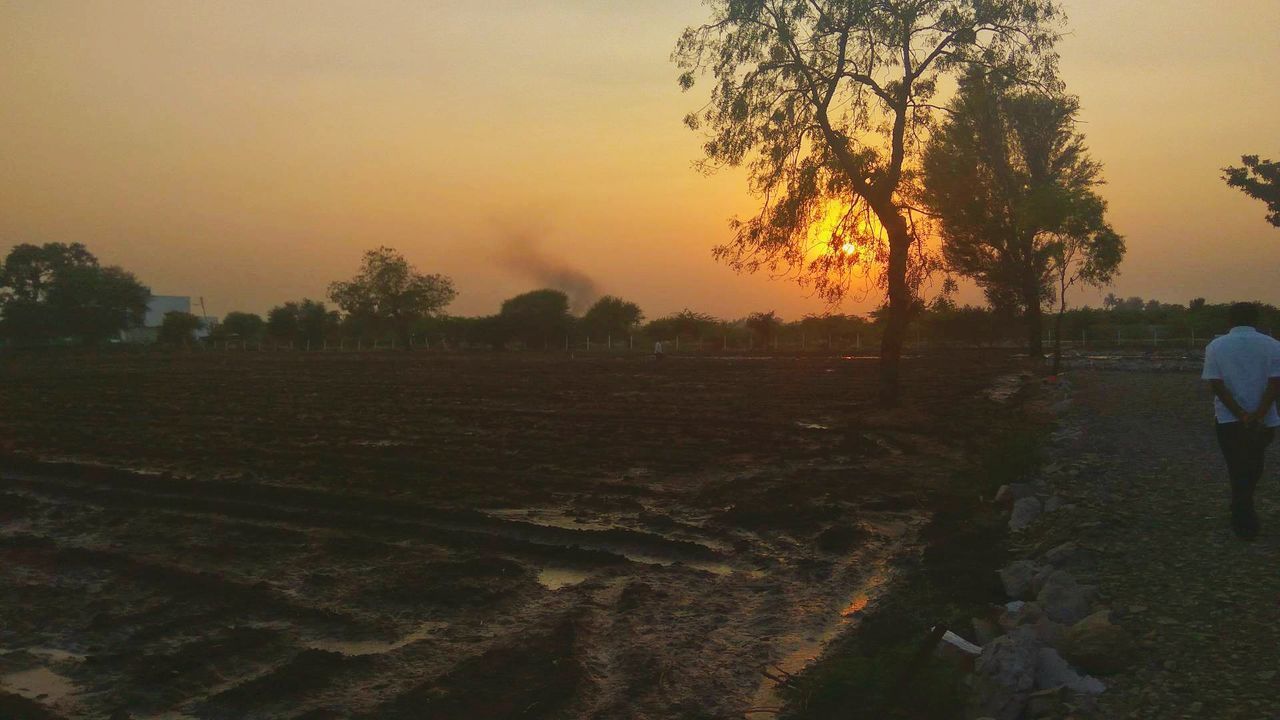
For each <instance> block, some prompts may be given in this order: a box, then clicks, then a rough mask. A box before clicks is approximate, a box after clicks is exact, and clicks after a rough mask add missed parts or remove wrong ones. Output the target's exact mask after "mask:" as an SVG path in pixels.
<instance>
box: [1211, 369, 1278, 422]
mask: <svg viewBox="0 0 1280 720" xmlns="http://www.w3.org/2000/svg"><path fill="white" fill-rule="evenodd" d="M1209 388H1210V389H1211V390H1213V394H1214V397H1216V398H1218V399H1219V400H1221V401H1222V404H1223V405H1225V406H1226V407H1227V409H1228V410H1230V411H1231V414H1232V415H1235V416H1236V419H1237V420H1240V421H1241V422H1243V423H1245V424H1248V423H1249V422H1251V420H1252V418H1251V416H1250V415H1249V413H1248V411H1246V410H1245V409H1244V408H1242V407H1240V403H1238V402H1236V399H1235V398H1234V397H1233V396H1232V395H1231V393H1230V392H1229V391H1228V390H1227V384H1226V383H1225V382H1223V381H1222V380H1220V379H1218V378H1213V379H1211V380H1209ZM1267 392H1268V393H1270V392H1271V384H1270V383H1268V384H1267ZM1264 399H1265V398H1264ZM1275 400H1276V399H1275V397H1272V398H1271V402H1275ZM1262 407H1263V411H1264V413H1265V411H1266V407H1267V406H1266V405H1263V406H1262Z"/></svg>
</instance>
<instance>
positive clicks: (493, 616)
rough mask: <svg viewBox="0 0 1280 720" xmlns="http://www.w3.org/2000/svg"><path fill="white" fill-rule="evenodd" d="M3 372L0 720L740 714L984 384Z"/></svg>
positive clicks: (474, 367)
mask: <svg viewBox="0 0 1280 720" xmlns="http://www.w3.org/2000/svg"><path fill="white" fill-rule="evenodd" d="M0 363H3V364H2V365H0V373H3V375H2V376H0V377H2V378H3V383H0V407H2V408H3V414H2V415H0V443H4V444H6V445H7V446H8V449H9V451H10V452H11V453H16V454H17V455H14V456H11V457H10V459H9V460H7V461H5V462H4V463H3V464H0V478H2V479H0V597H3V600H2V601H0V653H3V654H0V691H3V693H4V694H0V711H8V712H10V713H11V714H16V715H20V713H21V712H26V713H30V715H29V716H30V717H38V716H39V715H38V712H43V711H44V710H48V711H51V712H55V713H59V714H62V715H64V716H68V717H70V716H76V717H79V716H88V717H93V716H103V717H105V716H106V715H107V714H109V713H111V712H113V711H116V710H119V709H124V710H126V711H127V712H128V713H130V714H131V715H132V716H133V717H137V718H143V717H157V718H160V717H164V718H179V717H198V718H249V717H261V718H267V717H272V718H274V717H291V718H292V717H307V718H330V717H332V718H337V717H352V716H361V717H385V718H395V717H405V718H410V717H412V718H418V717H433V718H452V717H465V718H473V719H482V718H500V717H653V718H666V717H730V716H734V715H740V714H741V712H742V710H743V709H744V708H746V707H748V706H750V705H752V704H755V703H759V702H761V698H762V697H765V695H760V694H759V693H760V689H761V676H760V672H759V668H760V666H761V665H763V664H765V663H782V664H783V665H784V666H786V665H788V664H789V663H791V664H794V663H797V662H802V661H803V659H804V658H806V657H808V656H809V655H810V654H812V653H813V652H814V651H815V650H816V649H817V648H818V647H819V646H820V644H821V641H822V640H823V639H824V637H826V636H829V634H830V633H832V632H835V631H837V630H838V629H839V628H840V626H841V622H842V620H841V612H842V610H847V611H848V612H847V614H848V615H850V616H854V615H856V612H857V610H858V608H860V607H862V606H863V605H865V603H866V602H867V601H868V599H869V598H870V597H874V596H875V594H876V593H877V592H879V591H880V590H881V589H882V588H883V587H884V586H885V584H886V583H887V582H888V581H890V580H891V579H892V577H893V566H894V560H895V558H896V557H898V556H900V555H901V554H903V553H909V552H912V538H913V535H914V530H915V528H916V527H918V524H919V521H920V517H919V515H918V510H917V508H919V507H921V506H922V505H924V504H926V503H925V501H924V498H925V496H927V494H928V493H929V489H930V487H931V485H933V484H934V483H936V482H940V481H943V480H945V479H946V478H947V477H949V475H950V473H951V472H953V471H954V469H955V466H956V464H957V463H958V462H960V458H961V457H962V456H963V453H964V449H965V446H966V442H967V439H968V438H970V437H972V436H974V435H975V434H976V433H979V432H981V429H982V426H983V417H982V412H980V411H978V410H980V409H981V408H982V407H985V406H983V405H982V403H983V402H985V401H983V400H982V399H981V395H982V391H983V389H984V388H986V387H987V386H989V385H990V383H991V379H992V377H993V376H994V375H996V374H998V373H1000V372H1003V371H1004V370H1006V369H1007V367H1008V365H1007V363H1006V362H1005V361H1003V360H1000V359H981V358H979V357H978V356H960V357H954V356H953V357H950V358H947V360H946V362H945V363H944V362H941V361H938V360H928V361H925V360H922V361H916V362H914V363H912V364H911V365H910V366H909V368H908V374H909V377H910V378H911V379H912V381H913V388H914V391H913V396H912V398H911V399H910V400H909V402H908V403H907V406H906V408H904V409H903V410H901V411H897V412H895V413H892V414H883V413H877V412H873V411H872V410H871V409H870V398H871V397H872V391H873V381H874V372H873V371H874V364H873V363H870V362H866V361H855V360H841V359H818V358H813V359H795V358H789V359H756V360H722V359H688V358H668V359H667V360H665V361H663V362H661V363H655V362H653V361H652V360H651V359H644V358H636V357H629V358H592V359H582V358H579V359H569V358H564V357H560V356H523V357H522V356H494V355H478V356H443V357H441V356H428V355H421V354H420V355H404V354H390V353H388V354H362V355H357V354H349V355H337V354H333V355H320V354H315V355H301V354H296V355H295V354H288V355H252V354H250V355H208V356H163V355H157V356H150V357H141V358H128V357H103V358H98V359H85V358H79V359H74V358H69V357H62V356H52V357H48V358H41V357H33V356H29V357H20V358H17V359H12V358H10V359H4V360H0ZM36 457H38V458H42V459H43V460H45V461H46V462H42V463H31V462H27V461H26V460H25V459H24V458H28V459H29V458H36ZM50 459H63V460H68V461H75V463H76V464H74V465H72V464H67V465H61V466H59V465H53V464H49V462H47V461H48V460H50ZM86 463H93V464H88V465H87V464H86ZM94 464H96V465H94ZM113 468H129V469H133V470H135V471H142V472H141V473H140V474H139V473H128V472H121V471H119V470H117V469H113ZM42 692H45V693H47V695H46V696H45V697H43V698H39V702H36V701H35V697H36V696H38V695H40V694H41V693H42ZM21 708H26V710H21ZM41 708H42V709H41ZM0 714H2V712H0Z"/></svg>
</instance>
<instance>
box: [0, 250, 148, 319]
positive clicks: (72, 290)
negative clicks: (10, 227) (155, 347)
mask: <svg viewBox="0 0 1280 720" xmlns="http://www.w3.org/2000/svg"><path fill="white" fill-rule="evenodd" d="M150 296H151V291H150V290H148V289H147V287H146V286H145V285H143V284H142V283H140V282H138V279H137V278H136V277H134V276H133V275H132V274H131V273H128V272H126V271H124V270H122V269H121V268H119V267H114V266H112V267H102V266H100V265H99V264H98V259H97V258H95V257H94V256H93V254H92V253H90V252H89V251H88V249H87V248H85V246H84V245H82V244H80V243H71V244H64V243H48V244H46V245H30V244H22V245H17V246H15V247H14V248H13V249H12V250H10V252H9V254H8V255H7V256H6V257H5V260H4V264H3V266H0V332H3V334H4V335H5V336H6V337H9V338H13V339H16V340H23V341H36V340H46V339H50V338H55V337H74V338H77V339H79V340H80V341H82V342H86V343H91V344H92V343H98V342H101V341H103V340H106V339H108V338H111V337H114V336H117V335H119V333H120V331H122V330H125V329H127V328H129V327H132V326H136V325H139V324H141V323H142V319H143V317H144V316H145V314H146V310H147V300H148V298H150Z"/></svg>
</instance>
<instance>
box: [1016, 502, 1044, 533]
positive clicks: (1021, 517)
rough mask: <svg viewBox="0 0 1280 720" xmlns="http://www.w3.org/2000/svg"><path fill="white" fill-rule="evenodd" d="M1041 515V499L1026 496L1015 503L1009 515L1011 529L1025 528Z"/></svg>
mask: <svg viewBox="0 0 1280 720" xmlns="http://www.w3.org/2000/svg"><path fill="white" fill-rule="evenodd" d="M1038 517H1040V500H1039V498H1036V497H1024V498H1020V499H1018V500H1017V501H1016V502H1014V503H1013V512H1012V513H1011V514H1010V515H1009V529H1010V530H1013V531H1018V530H1025V529H1027V528H1028V527H1029V526H1030V525H1031V523H1033V522H1035V521H1036V518H1038Z"/></svg>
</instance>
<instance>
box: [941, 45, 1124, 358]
mask: <svg viewBox="0 0 1280 720" xmlns="http://www.w3.org/2000/svg"><path fill="white" fill-rule="evenodd" d="M1078 107H1079V106H1078V103H1077V102H1076V100H1075V99H1074V98H1072V97H1064V96H1060V95H1050V94H1045V93H1043V92H1039V91H1034V90H1030V91H1029V90H1022V89H1018V88H1015V87H1011V85H1010V83H1009V82H1008V80H1007V79H1005V78H1004V77H1002V76H999V75H993V74H990V73H988V72H986V71H983V70H981V69H978V70H975V71H972V72H970V73H968V74H966V75H965V76H964V78H963V79H962V80H961V83H960V88H959V92H958V93H957V94H956V96H955V97H954V98H953V99H952V101H951V103H950V105H949V109H950V111H951V112H950V113H949V115H948V117H947V120H946V121H945V122H944V123H943V124H942V126H941V128H940V129H939V130H938V132H937V133H936V134H935V135H934V136H933V138H932V139H931V141H930V143H929V145H928V147H927V148H926V150H925V153H924V163H923V172H924V185H925V192H924V197H925V200H926V202H927V204H928V205H929V206H930V207H931V208H932V209H933V210H934V211H935V212H936V213H937V215H938V218H939V225H940V228H941V231H942V240H943V244H942V250H943V256H944V258H945V259H946V262H947V265H948V267H949V269H951V270H952V271H954V272H957V273H959V274H961V275H966V276H968V277H971V278H973V279H974V280H975V281H976V282H977V283H978V285H979V286H980V287H982V289H983V290H984V291H985V293H986V295H987V298H988V300H989V301H990V302H991V305H992V306H993V307H995V308H1014V309H1016V310H1018V311H1019V312H1021V313H1022V314H1023V316H1024V318H1025V320H1026V330H1027V346H1028V349H1029V351H1030V354H1031V356H1032V357H1033V358H1039V357H1040V356H1041V355H1042V341H1041V334H1042V321H1041V318H1042V305H1043V304H1044V303H1046V302H1048V301H1050V300H1052V299H1053V298H1055V297H1057V298H1058V300H1060V307H1059V311H1060V313H1061V311H1063V310H1065V304H1064V303H1065V301H1066V292H1067V290H1068V289H1069V288H1070V287H1072V286H1074V285H1076V284H1077V283H1086V284H1091V285H1101V284H1105V283H1106V282H1109V281H1110V279H1111V278H1112V276H1114V275H1115V273H1116V271H1117V268H1118V266H1119V264H1120V260H1121V259H1122V258H1123V256H1124V241H1123V240H1122V239H1121V238H1120V236H1119V235H1118V234H1116V233H1115V231H1114V230H1112V229H1111V227H1110V226H1109V225H1108V224H1107V223H1106V220H1105V218H1104V215H1105V212H1106V202H1105V201H1104V200H1103V199H1102V198H1101V197H1099V196H1098V194H1097V193H1096V192H1095V188H1096V187H1097V186H1098V185H1100V184H1101V183H1102V179H1101V166H1100V165H1098V163H1096V162H1094V161H1093V160H1092V159H1091V158H1090V157H1089V155H1088V152H1087V151H1086V148H1085V144H1084V136H1083V135H1081V134H1080V133H1078V132H1076V130H1075V116H1076V112H1077V110H1078ZM1055 281H1056V285H1055ZM1059 319H1060V318H1059Z"/></svg>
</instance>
